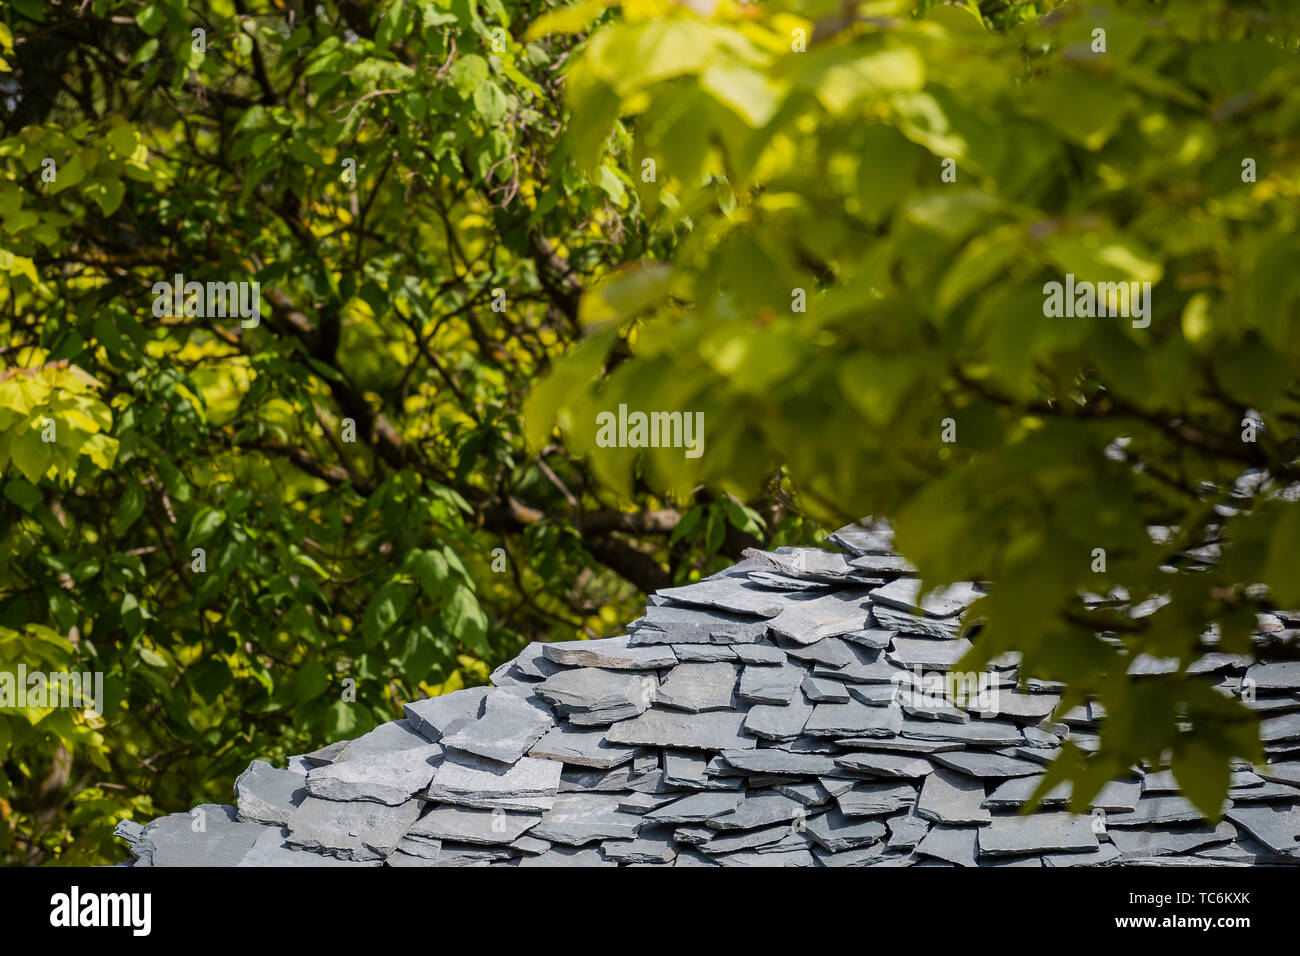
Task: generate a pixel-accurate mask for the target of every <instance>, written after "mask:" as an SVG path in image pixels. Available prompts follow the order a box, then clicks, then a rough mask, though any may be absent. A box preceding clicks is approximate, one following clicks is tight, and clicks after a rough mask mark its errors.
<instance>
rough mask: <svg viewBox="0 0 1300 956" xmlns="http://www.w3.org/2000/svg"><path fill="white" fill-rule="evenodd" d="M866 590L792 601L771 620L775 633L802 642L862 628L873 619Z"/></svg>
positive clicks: (812, 641) (771, 627)
mask: <svg viewBox="0 0 1300 956" xmlns="http://www.w3.org/2000/svg"><path fill="white" fill-rule="evenodd" d="M866 598H867V592H866V590H865V589H863V590H849V591H835V592H833V593H831V594H827V595H824V596H822V597H816V598H812V599H811V600H804V601H792V602H789V603H788V604H787V605H786V606H785V608H784V610H782V611H781V613H780V614H778V615H777V616H776V617H774V618H772V620H771V621H770V622H769V623H768V627H769V628H770V629H771V631H772V633H774V634H779V635H781V636H782V637H785V638H788V639H789V640H791V641H795V642H796V643H799V644H812V643H814V642H816V641H820V640H822V639H824V638H828V637H837V636H838V635H840V634H848V633H850V632H851V631H860V630H862V629H863V628H865V627H866V626H867V624H868V623H869V622H870V621H871V610H870V608H869V607H868V606H867V601H866Z"/></svg>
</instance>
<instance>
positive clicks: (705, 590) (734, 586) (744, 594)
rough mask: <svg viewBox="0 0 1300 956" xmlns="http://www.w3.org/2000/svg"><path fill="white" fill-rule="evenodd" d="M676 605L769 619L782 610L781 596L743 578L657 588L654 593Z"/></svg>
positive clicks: (783, 603) (783, 604)
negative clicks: (687, 605)
mask: <svg viewBox="0 0 1300 956" xmlns="http://www.w3.org/2000/svg"><path fill="white" fill-rule="evenodd" d="M656 593H657V594H659V596H660V597H666V598H668V599H669V600H670V601H673V602H675V603H677V604H689V605H695V606H699V607H709V608H716V609H717V610H720V611H730V612H731V613H733V614H752V615H754V616H755V617H764V618H772V617H776V616H777V615H778V614H780V613H781V611H782V609H783V608H784V607H785V601H784V600H783V597H782V595H780V594H775V593H773V592H772V591H768V590H766V589H764V588H760V587H755V586H754V585H752V584H750V583H749V582H748V581H747V580H745V579H744V578H743V577H730V578H719V579H715V580H711V581H699V582H697V583H695V584H687V585H685V586H684V587H676V588H660V589H659V591H657V592H656Z"/></svg>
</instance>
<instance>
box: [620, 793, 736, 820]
mask: <svg viewBox="0 0 1300 956" xmlns="http://www.w3.org/2000/svg"><path fill="white" fill-rule="evenodd" d="M744 799H745V798H744V796H743V795H742V794H740V793H731V792H726V791H715V792H705V793H693V794H690V795H689V796H686V797H682V798H681V799H679V800H674V801H673V802H672V803H667V804H664V805H663V806H661V807H656V808H655V809H653V810H651V811H650V812H648V813H647V814H646V815H645V818H646V819H647V820H652V821H654V822H655V823H703V822H704V821H705V820H708V819H710V818H711V817H716V816H718V815H719V814H723V813H731V812H732V811H734V810H735V809H736V808H737V807H739V806H740V805H741V803H743V802H744Z"/></svg>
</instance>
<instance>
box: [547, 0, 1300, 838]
mask: <svg viewBox="0 0 1300 956" xmlns="http://www.w3.org/2000/svg"><path fill="white" fill-rule="evenodd" d="M691 6H692V7H697V8H698V5H696V4H692V5H691ZM924 6H925V8H926V9H925V12H924V15H923V16H915V15H914V14H915V12H916V11H915V9H914V5H913V4H911V3H907V2H903V0H895V2H890V0H879V2H861V3H854V2H850V3H843V2H840V0H834V2H832V0H777V2H770V3H763V4H761V5H748V4H739V5H736V4H730V3H722V4H721V5H719V6H718V7H717V9H716V10H714V11H712V12H711V13H710V14H709V15H708V16H707V17H705V16H701V15H700V14H699V13H698V12H696V10H692V9H687V8H685V7H682V6H678V5H676V4H673V3H669V2H667V0H628V2H626V3H624V4H622V7H621V13H622V16H621V17H619V18H617V19H616V20H613V21H608V20H602V21H601V22H600V23H598V24H597V25H596V26H595V28H594V29H593V30H592V31H591V33H590V37H589V39H588V40H587V42H586V43H585V44H584V45H583V46H582V48H581V50H580V51H579V52H578V53H577V54H576V55H575V57H574V62H573V63H572V65H571V66H570V67H569V70H568V73H567V90H566V93H567V98H568V103H569V107H570V111H571V113H572V116H573V125H572V129H571V131H570V133H569V141H570V142H571V144H572V149H573V151H574V158H575V160H576V161H577V162H578V164H579V165H580V166H581V167H582V168H583V169H585V170H587V171H588V172H589V174H591V175H592V176H593V179H598V178H599V176H603V175H605V172H604V171H605V170H607V169H609V168H611V166H615V165H616V166H617V168H620V169H626V170H627V171H630V172H634V173H639V172H640V171H642V170H653V172H654V175H653V176H642V175H634V177H633V185H634V187H635V189H636V192H637V195H638V196H639V198H640V202H641V206H642V209H643V210H644V219H645V223H646V229H647V231H648V234H649V235H651V236H654V235H662V236H672V237H673V238H674V240H675V244H674V248H673V250H672V254H671V256H670V257H669V258H667V259H664V258H662V257H657V259H656V260H655V261H647V262H645V263H643V264H642V265H641V266H639V267H638V266H629V267H628V270H627V271H626V272H623V273H620V274H618V275H616V276H614V277H611V279H610V280H609V281H608V282H606V283H604V284H602V285H601V287H600V288H599V289H596V290H593V291H592V292H591V293H589V295H588V297H587V299H586V300H584V305H585V304H586V302H591V303H592V305H591V306H590V307H588V308H587V310H586V312H585V313H584V314H585V315H587V316H588V317H589V318H590V320H591V322H590V324H589V327H588V337H587V339H586V341H585V342H584V344H583V345H582V346H581V347H580V348H578V349H577V350H575V352H574V353H573V355H572V356H571V357H570V358H568V359H567V360H566V362H564V363H562V364H561V365H559V366H558V367H557V369H556V370H555V371H554V372H553V373H552V375H551V376H550V378H548V379H547V380H546V381H545V382H543V384H541V385H540V386H539V387H538V388H537V389H535V390H534V392H533V394H532V396H531V398H530V400H529V402H530V404H529V406H528V411H529V413H530V418H529V422H530V429H529V431H530V437H531V440H532V443H533V446H534V447H536V446H538V445H540V444H541V443H542V442H544V441H547V440H549V429H550V423H551V422H552V421H553V420H556V419H557V417H558V421H559V422H560V423H561V425H562V428H563V433H564V436H565V440H566V442H567V444H568V446H569V447H570V448H571V449H573V450H575V451H578V452H584V453H587V454H588V455H589V457H590V460H591V462H592V466H593V470H594V472H595V474H596V476H597V478H598V479H599V480H600V481H601V483H602V484H604V485H607V486H609V487H612V488H616V489H619V490H620V492H621V493H627V492H628V491H629V490H631V489H632V488H634V487H637V486H638V482H639V481H641V480H644V476H648V478H649V480H650V482H651V484H652V486H653V487H656V488H660V489H663V490H664V491H665V492H672V491H675V492H676V493H681V492H682V491H683V490H685V489H689V488H693V487H696V486H697V485H699V484H706V485H708V486H710V487H714V488H718V489H720V490H723V491H726V492H730V493H732V494H734V495H737V496H739V497H741V498H745V497H747V496H750V495H753V494H755V493H757V492H758V490H759V487H760V482H761V481H762V478H763V476H764V474H765V472H766V467H767V463H768V462H772V461H777V462H782V463H784V464H785V466H786V468H787V470H788V474H789V477H790V478H791V480H792V481H793V485H794V487H795V488H796V489H797V490H798V493H799V495H800V498H799V501H800V504H801V506H802V507H804V508H806V509H807V512H808V513H809V514H811V515H812V516H814V517H815V518H817V519H818V520H819V521H821V522H822V523H823V524H825V525H827V526H834V525H835V524H838V523H842V522H845V521H849V520H852V519H854V518H855V517H857V516H859V515H863V514H874V515H886V516H889V517H891V518H892V519H893V520H894V521H895V525H896V528H897V531H898V542H899V546H900V550H901V551H902V552H903V553H904V554H905V555H906V556H907V557H909V558H910V559H912V560H913V561H914V562H915V563H916V564H917V565H918V566H919V567H920V569H921V572H922V574H923V577H924V579H925V580H926V581H927V582H929V583H930V584H940V583H945V582H949V581H953V580H965V579H972V578H975V579H984V580H989V581H992V582H994V584H995V587H994V589H993V592H992V594H991V596H989V597H987V598H984V599H982V600H981V601H979V602H978V603H977V604H976V605H975V607H974V608H973V609H972V612H971V613H972V614H973V615H974V616H975V617H977V618H981V619H982V620H983V632H982V637H981V640H980V642H979V644H978V649H977V651H976V652H974V654H973V655H972V658H971V659H970V660H968V661H966V662H965V665H966V666H968V667H977V666H979V665H980V664H981V663H982V662H983V659H987V658H990V657H992V656H995V655H1000V654H1002V653H1004V652H1008V651H1018V652H1020V653H1021V654H1023V660H1024V670H1025V671H1027V672H1029V673H1033V674H1037V675H1039V676H1041V677H1043V678H1047V679H1056V680H1068V681H1069V682H1070V683H1071V687H1072V696H1070V697H1067V699H1066V701H1065V702H1064V704H1063V706H1064V707H1066V708H1068V707H1069V706H1071V705H1072V704H1074V703H1076V702H1078V701H1079V700H1080V699H1083V698H1084V697H1087V696H1093V697H1095V698H1096V699H1098V700H1099V701H1100V702H1101V704H1102V706H1103V707H1104V709H1105V711H1106V713H1107V714H1108V715H1109V719H1108V721H1107V722H1106V723H1105V726H1104V728H1103V730H1102V733H1101V742H1100V750H1099V751H1098V752H1097V753H1096V754H1095V755H1093V756H1090V757H1087V758H1085V757H1084V756H1083V755H1082V754H1080V753H1078V752H1077V751H1074V750H1073V749H1070V748H1067V754H1066V756H1065V757H1064V758H1062V760H1061V761H1059V762H1058V763H1057V764H1056V765H1055V766H1054V767H1053V770H1052V772H1051V773H1050V774H1049V775H1048V777H1047V779H1046V780H1045V781H1044V788H1047V787H1050V786H1052V785H1053V784H1054V783H1055V782H1056V781H1057V780H1058V779H1062V778H1066V777H1068V778H1069V779H1072V780H1074V781H1075V782H1076V785H1075V787H1074V790H1073V794H1074V799H1075V805H1076V807H1086V806H1087V804H1088V801H1089V799H1090V798H1091V796H1092V795H1093V794H1094V793H1095V792H1096V791H1097V790H1098V789H1099V788H1100V786H1101V785H1102V784H1103V783H1104V782H1105V781H1106V780H1108V779H1110V778H1112V777H1114V776H1116V775H1118V774H1120V773H1122V772H1124V771H1125V769H1126V768H1127V767H1129V766H1131V765H1133V764H1134V763H1136V762H1138V761H1139V760H1142V759H1149V760H1160V759H1161V758H1162V757H1169V758H1171V759H1172V763H1173V768H1174V772H1175V774H1176V776H1177V778H1178V780H1179V782H1180V784H1181V785H1182V787H1183V790H1184V792H1185V793H1186V794H1187V795H1188V796H1189V797H1190V798H1191V799H1193V800H1195V801H1196V803H1197V804H1198V806H1200V807H1201V808H1202V809H1204V810H1206V811H1207V812H1208V813H1210V815H1212V816H1217V813H1218V808H1219V799H1220V797H1221V796H1222V795H1223V793H1224V792H1225V790H1226V787H1227V781H1228V773H1227V768H1228V763H1229V760H1230V758H1232V757H1234V756H1235V757H1244V758H1248V759H1258V758H1259V755H1260V748H1259V743H1258V733H1257V723H1256V721H1255V719H1254V716H1253V714H1252V713H1251V712H1250V711H1249V710H1248V709H1247V708H1246V707H1244V706H1243V705H1242V704H1241V703H1240V702H1238V701H1236V700H1235V699H1232V698H1230V697H1228V696H1226V695H1224V694H1222V693H1220V692H1218V691H1216V690H1215V689H1214V688H1213V687H1212V685H1211V684H1210V683H1209V682H1208V681H1204V680H1200V679H1195V678H1190V677H1189V676H1188V675H1187V674H1186V672H1185V670H1184V669H1182V668H1180V669H1179V671H1178V672H1177V673H1172V674H1168V675H1164V676H1159V677H1151V678H1145V679H1142V680H1134V679H1132V678H1130V677H1128V676H1127V675H1126V671H1127V669H1128V667H1129V664H1130V662H1131V660H1132V659H1133V658H1134V657H1135V656H1137V655H1139V654H1144V653H1145V654H1151V655H1155V656H1156V657H1160V658H1177V659H1179V660H1180V661H1182V662H1183V664H1187V663H1188V662H1190V661H1192V660H1194V659H1196V658H1197V657H1198V656H1199V655H1200V654H1202V653H1203V652H1204V651H1205V650H1206V649H1207V648H1213V649H1216V650H1224V651H1229V652H1240V653H1245V652H1249V651H1250V649H1251V641H1250V636H1249V635H1250V633H1251V631H1252V630H1254V628H1255V624H1256V612H1259V611H1263V610H1267V609H1269V608H1284V609H1285V608H1295V607H1297V606H1300V534H1297V529H1298V528H1300V507H1298V506H1297V505H1295V504H1293V503H1291V500H1293V499H1294V497H1295V496H1294V495H1293V494H1290V493H1285V491H1284V490H1285V489H1286V488H1287V486H1289V485H1293V484H1294V483H1295V482H1296V480H1297V479H1298V478H1300V467H1298V466H1297V462H1296V455H1297V447H1296V438H1295V435H1296V425H1297V422H1300V387H1298V386H1300V383H1298V382H1297V369H1298V368H1300V365H1298V363H1297V359H1300V272H1297V270H1296V269H1295V263H1296V261H1297V260H1298V258H1300V231H1298V230H1297V226H1298V225H1300V224H1298V223H1297V217H1298V215H1300V204H1297V201H1296V200H1297V196H1298V194H1300V152H1298V151H1297V144H1298V143H1300V135H1298V134H1300V93H1297V90H1300V57H1297V46H1298V41H1300V9H1298V8H1297V7H1296V6H1295V4H1294V3H1290V2H1285V0H1257V2H1244V0H1243V2H1233V3H1206V2H1202V0H1195V2H1193V0H1186V2H1184V0H1155V2H1153V0H1105V2H1102V0H1088V2H1079V3H1068V4H1051V5H1050V6H1051V7H1052V8H1053V9H1051V10H1050V11H1049V10H1047V9H1045V8H1046V7H1047V6H1048V5H1046V4H1041V5H1040V4H1032V5H1030V4H1027V5H1020V6H1018V5H1012V4H979V5H978V6H977V5H976V4H974V3H956V2H953V3H948V4H940V3H930V4H925V5H924ZM1031 8H1032V9H1031ZM575 9H578V8H575ZM581 10H582V11H583V12H584V13H585V14H586V15H588V16H595V15H600V16H606V14H605V13H604V11H605V6H604V5H603V4H600V3H587V4H583V5H581ZM1025 13H1028V14H1029V16H1028V17H1027V18H1025V17H1022V16H1021V14H1025ZM1038 14H1045V15H1043V16H1041V17H1039V16H1038ZM562 26H563V27H564V28H565V29H569V30H571V29H574V28H575V27H574V24H572V23H567V24H563V25H562ZM552 29H555V25H554V23H553V22H552V21H543V22H539V23H538V25H537V27H536V28H535V30H534V35H537V36H541V35H547V34H548V33H549V31H551V30H552ZM945 173H947V174H949V175H945ZM645 258H646V259H647V260H649V259H650V257H645ZM1067 273H1073V274H1075V275H1077V277H1078V278H1079V279H1081V280H1086V281H1089V282H1121V281H1122V282H1150V283H1151V284H1152V286H1151V299H1152V308H1151V314H1150V316H1149V318H1150V323H1149V326H1147V327H1137V326H1140V325H1141V323H1134V322H1131V321H1130V320H1129V319H1127V318H1118V317H1111V318H1048V317H1046V312H1045V309H1044V299H1045V296H1044V293H1045V291H1046V290H1045V288H1044V286H1045V284H1046V283H1049V282H1052V281H1062V277H1063V275H1064V274H1067ZM805 297H806V311H804V310H803V309H801V306H803V305H804V304H805V303H804V301H803V300H804V298H805ZM620 403H626V404H627V406H628V407H629V408H650V409H656V408H681V409H692V410H701V411H703V412H704V416H705V420H706V422H707V431H708V449H709V450H708V451H707V452H706V454H704V455H703V456H702V457H700V458H697V459H684V458H683V457H682V456H681V455H680V454H673V453H665V452H656V453H652V454H650V455H649V456H648V457H647V458H645V459H642V458H640V457H639V456H638V453H637V452H636V451H635V450H630V449H613V450H610V449H598V448H597V446H596V444H595V440H594V439H595V430H594V428H593V426H592V425H591V424H590V423H591V422H592V421H593V414H594V413H595V412H597V411H598V410H600V409H604V408H612V407H615V406H617V405H618V404H620ZM1256 417H1257V419H1258V420H1259V421H1261V422H1262V428H1261V429H1260V430H1259V431H1258V433H1257V435H1255V436H1253V437H1255V439H1256V440H1254V441H1251V440H1250V437H1252V436H1251V435H1250V434H1249V433H1250V432H1251V431H1252V426H1250V425H1249V423H1248V422H1247V419H1248V418H1256ZM946 428H951V429H954V430H955V440H954V441H945V436H944V432H945V429H946ZM949 437H954V436H949ZM642 467H644V468H645V472H644V476H643V474H642V472H641V471H640V470H639V469H641V468H642ZM1247 471H1251V472H1252V473H1253V475H1254V480H1255V481H1256V482H1257V486H1258V493H1257V494H1255V495H1254V496H1253V497H1242V496H1234V494H1233V488H1234V482H1235V480H1236V479H1237V478H1238V477H1239V476H1241V475H1243V473H1246V472H1247ZM1152 526H1160V527H1162V528H1164V529H1166V530H1165V531H1164V532H1162V533H1160V534H1153V533H1152V532H1151V531H1149V530H1148V529H1149V527H1152ZM1207 545H1211V546H1215V547H1217V548H1219V549H1220V550H1221V558H1220V559H1219V560H1217V562H1212V563H1210V564H1209V565H1208V566H1205V565H1200V564H1197V565H1195V566H1194V567H1189V566H1187V564H1186V562H1183V561H1180V560H1179V559H1178V557H1177V556H1178V555H1179V554H1180V553H1182V552H1184V551H1185V550H1186V549H1192V548H1201V547H1204V546H1207ZM1096 549H1102V551H1103V552H1104V557H1105V564H1104V568H1103V567H1101V566H1099V565H1098V564H1097V554H1098V552H1097V550H1096ZM1176 566H1177V567H1176ZM1121 587H1122V588H1124V589H1126V591H1127V594H1128V595H1129V596H1130V597H1131V600H1132V602H1133V603H1134V604H1139V603H1140V602H1141V603H1143V604H1144V606H1143V607H1142V613H1140V614H1126V613H1117V612H1116V611H1115V610H1114V609H1113V608H1110V607H1101V608H1096V607H1094V606H1092V605H1090V604H1085V602H1084V601H1083V600H1081V595H1083V594H1085V593H1089V592H1091V593H1093V594H1097V595H1106V594H1110V593H1112V590H1113V589H1116V588H1121ZM1115 593H1118V592H1115ZM1166 597H1168V598H1171V599H1172V600H1169V601H1168V602H1167V603H1164V599H1165V598H1166ZM1099 632H1103V633H1106V634H1108V635H1110V636H1113V637H1116V638H1118V639H1119V640H1117V641H1114V642H1108V641H1106V640H1103V639H1101V637H1100V636H1099ZM977 658H978V659H977Z"/></svg>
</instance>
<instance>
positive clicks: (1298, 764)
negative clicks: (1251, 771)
mask: <svg viewBox="0 0 1300 956" xmlns="http://www.w3.org/2000/svg"><path fill="white" fill-rule="evenodd" d="M1255 769H1256V770H1257V771H1258V772H1259V775H1260V776H1261V777H1263V778H1264V779H1265V780H1272V781H1273V782H1274V783H1285V784H1291V785H1292V786H1300V760H1289V761H1284V762H1281V763H1271V764H1265V765H1264V766H1262V767H1256V768H1255Z"/></svg>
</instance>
